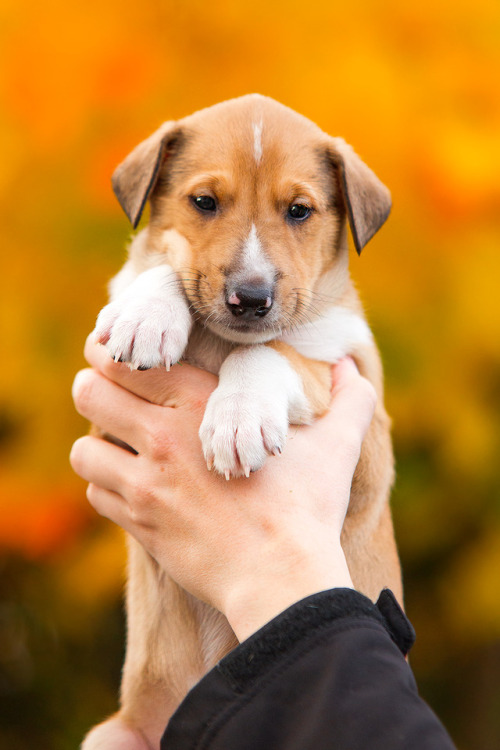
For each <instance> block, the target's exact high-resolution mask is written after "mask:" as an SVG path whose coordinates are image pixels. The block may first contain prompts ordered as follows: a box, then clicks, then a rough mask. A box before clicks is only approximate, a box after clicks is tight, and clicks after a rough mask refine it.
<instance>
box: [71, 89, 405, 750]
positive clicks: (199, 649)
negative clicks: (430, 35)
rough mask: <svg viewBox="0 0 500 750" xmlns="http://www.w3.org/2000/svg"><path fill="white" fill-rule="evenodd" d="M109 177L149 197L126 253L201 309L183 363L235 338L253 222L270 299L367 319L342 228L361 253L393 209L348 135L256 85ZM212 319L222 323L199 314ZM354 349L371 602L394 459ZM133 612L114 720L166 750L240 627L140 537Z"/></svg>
mask: <svg viewBox="0 0 500 750" xmlns="http://www.w3.org/2000/svg"><path fill="white" fill-rule="evenodd" d="M255 122H259V123H260V122H262V134H261V144H262V157H261V158H259V159H257V158H254V156H253V149H254V133H253V130H252V123H255ZM114 185H115V190H116V192H117V195H118V197H119V200H120V202H121V203H122V206H123V207H124V209H125V211H126V212H127V214H128V215H129V218H130V219H131V221H132V222H133V223H134V224H135V223H136V222H137V221H138V219H139V218H140V214H141V211H142V206H143V205H144V202H145V200H146V198H149V200H150V203H151V216H150V221H149V225H148V228H147V229H146V230H145V231H144V233H143V235H141V239H140V240H136V241H135V242H134V243H133V245H132V247H131V263H132V264H133V266H134V268H135V270H136V272H137V273H139V272H141V271H143V270H145V269H147V268H149V267H151V266H152V265H156V264H158V263H162V262H166V263H169V264H170V265H171V266H172V267H173V268H174V270H175V271H176V272H177V273H178V276H179V277H180V278H181V280H182V284H183V287H184V291H185V294H186V295H187V298H188V299H189V301H190V303H191V304H192V309H193V312H194V315H195V319H196V324H195V327H194V329H193V332H192V334H191V337H190V343H189V345H188V349H187V352H186V354H185V356H186V358H187V359H188V360H189V361H191V362H193V363H195V364H198V365H199V366H202V367H204V368H206V369H208V370H211V371H212V372H218V369H219V367H220V365H221V363H222V361H223V360H224V359H225V357H226V356H227V354H228V353H229V352H230V351H231V350H232V349H233V348H234V347H235V346H237V343H235V342H234V341H230V340H224V337H223V338H222V339H221V338H220V337H219V331H218V330H217V326H216V323H217V320H218V317H220V319H221V320H222V321H223V320H225V318H224V315H227V310H226V309H225V304H224V292H223V290H224V284H225V283H226V279H227V278H228V277H230V275H231V274H232V273H234V271H235V268H237V259H238V252H239V251H240V250H241V246H242V243H243V242H244V240H245V238H246V237H247V236H248V233H249V230H250V226H251V224H252V223H255V224H256V225H257V229H258V232H259V239H260V241H261V243H262V246H263V247H264V248H265V252H266V254H267V257H269V259H270V260H271V262H272V263H273V264H274V266H275V267H276V268H277V269H279V272H280V276H279V279H278V281H277V286H276V303H275V304H276V305H277V306H278V307H279V309H280V311H281V316H282V319H283V320H285V321H288V323H289V324H290V326H293V325H299V324H300V323H302V322H306V321H309V320H311V319H314V317H315V316H317V315H320V314H322V313H323V312H324V311H325V310H326V309H327V308H328V307H329V306H330V305H332V304H338V305H342V307H344V308H346V309H348V310H352V311H354V312H356V313H358V314H360V315H362V311H361V305H360V302H359V299H358V297H357V294H356V292H355V290H354V287H353V286H352V284H351V282H350V280H349V276H348V271H347V243H346V224H347V223H349V224H350V226H351V230H352V232H353V236H354V238H355V243H356V247H357V250H358V252H359V251H360V250H361V248H362V246H363V245H364V244H365V242H366V241H368V239H369V238H370V237H371V236H372V235H373V233H374V232H375V231H376V230H377V229H378V227H379V226H380V225H381V224H382V223H383V221H384V220H385V218H386V216H387V213H388V211H389V207H390V198H389V194H388V191H387V189H386V188H385V187H384V186H383V185H382V183H380V182H379V181H378V179H377V178H376V177H375V175H374V174H373V172H371V171H370V170H369V169H368V167H366V165H364V164H363V162H362V161H361V160H360V159H359V157H357V156H356V155H355V154H354V152H353V151H352V150H351V149H350V147H348V146H347V145H346V144H345V143H344V142H343V141H340V139H332V138H330V137H329V136H327V135H326V134H324V133H323V132H322V131H321V130H320V129H319V128H318V127H317V126H316V125H314V124H313V123H311V122H310V121H308V120H306V119H305V118H304V117H302V116H300V115H298V114H296V113H295V112H292V111H291V110H289V109H287V108H286V107H283V106H282V105H279V104H277V103H276V102H274V101H272V100H270V99H266V98H265V97H259V96H249V97H243V98H242V99H239V100H234V101H231V102H224V103H223V104H220V105H216V106H215V107H211V108H209V109H207V110H203V111H202V112H198V113H195V114H194V115H192V116H190V117H187V118H185V119H184V120H181V121H179V122H176V123H166V124H165V125H164V126H162V127H161V128H160V129H159V130H158V131H157V132H156V133H155V134H153V136H151V137H150V138H149V139H148V140H147V141H145V142H144V143H143V144H140V146H139V147H137V149H136V150H135V151H134V152H132V154H131V155H130V156H129V157H128V158H127V159H126V160H125V162H124V163H123V164H122V165H120V167H119V168H118V170H117V172H116V173H115V177H114ZM201 194H203V195H216V196H217V199H218V201H219V204H220V206H221V212H220V217H219V219H218V220H217V221H216V220H213V219H211V218H208V219H207V217H205V216H201V215H200V214H199V213H197V210H196V209H195V208H194V207H193V205H192V201H191V200H190V196H193V195H201ZM294 200H299V201H302V202H307V203H308V204H310V205H312V206H313V207H314V209H315V211H314V214H313V216H312V217H311V218H310V219H308V220H307V222H305V223H304V224H303V225H301V226H290V225H289V224H287V222H286V221H284V219H283V217H284V215H285V213H286V210H287V206H288V205H289V204H290V203H291V202H292V201H294ZM209 315H210V316H212V317H211V318H210V321H212V322H213V321H215V328H214V326H212V325H210V326H209V328H207V327H206V325H205V321H206V320H207V318H208V317H209ZM221 328H223V323H221ZM220 335H222V334H220ZM273 339H274V336H273V333H272V331H271V332H268V333H267V334H266V333H265V332H264V333H263V334H262V337H261V339H260V340H261V341H264V342H268V344H267V345H268V346H270V347H272V348H273V349H275V350H276V351H278V353H279V354H281V355H283V356H285V357H286V358H287V359H288V360H289V362H290V363H291V364H292V366H293V367H294V368H295V370H296V371H297V373H298V374H299V376H300V378H301V380H302V383H303V386H304V391H305V393H306V396H307V398H308V400H309V403H310V405H311V407H312V411H313V412H314V414H315V415H321V414H322V413H324V411H325V410H326V408H327V407H328V404H329V401H330V387H331V380H330V378H331V376H330V366H329V365H328V364H325V363H324V362H318V361H313V360H309V359H306V358H305V357H303V356H301V355H300V354H298V353H297V352H296V351H295V350H294V349H293V348H291V347H290V346H288V345H287V344H284V343H282V342H277V341H274V340H273ZM351 354H352V356H353V357H354V358H355V361H356V362H357V364H358V367H359V369H360V371H361V373H362V374H363V375H364V376H365V377H367V378H368V379H369V380H370V381H371V382H372V383H373V385H374V387H375V389H376V391H377V394H378V405H377V408H376V413H375V417H374V419H373V422H372V424H371V427H370V429H369V431H368V434H367V437H366V440H365V442H364V445H363V449H362V454H361V458H360V461H359V465H358V467H357V470H356V474H355V477H354V481H353V487H352V496H351V503H350V507H349V511H348V515H347V519H346V522H345V527H344V531H343V535H342V543H343V546H344V549H345V552H346V555H347V560H348V564H349V568H350V571H351V573H352V578H353V581H354V584H355V586H356V588H358V589H359V590H360V591H362V592H363V593H365V594H366V595H368V596H369V597H371V598H372V599H376V598H377V596H378V594H379V592H380V590H381V589H382V588H383V587H385V586H388V587H390V588H391V589H392V590H393V591H394V593H395V594H396V596H397V597H398V599H399V600H400V601H402V589H401V578H400V570H399V562H398V557H397V552H396V546H395V542H394V535H393V530H392V521H391V516H390V510H389V506H388V496H389V491H390V487H391V484H392V481H393V458H392V449H391V441H390V434H389V430H390V424H389V419H388V417H387V415H386V413H385V410H384V406H383V385H382V368H381V364H380V359H379V355H378V352H377V350H376V347H375V346H374V345H370V346H368V345H367V346H363V347H359V349H358V350H356V351H352V352H351ZM285 450H286V448H285ZM127 609H128V640H127V657H126V662H125V667H124V673H123V682H122V693H121V706H122V707H121V711H120V713H119V714H118V719H119V720H120V721H121V722H122V724H121V725H120V726H124V727H132V728H133V729H134V731H136V732H137V731H139V733H140V737H141V738H142V739H140V740H137V736H138V735H137V733H136V734H133V733H130V734H126V732H125V734H126V736H129V737H130V743H129V744H128V745H126V744H125V745H123V747H128V748H130V750H132V749H133V748H137V750H139V748H142V747H143V746H144V745H143V744H141V743H143V742H144V741H146V740H147V743H148V745H147V746H148V747H150V748H158V747H159V740H160V736H161V734H162V732H163V729H164V728H165V725H166V723H167V720H168V718H169V716H170V715H171V714H172V712H173V710H174V709H175V708H176V706H177V705H178V704H179V702H180V701H181V700H182V698H183V696H184V695H185V693H186V692H187V691H188V690H189V689H190V687H192V686H193V685H194V684H195V682H196V681H197V680H199V679H200V677H201V676H202V675H203V674H204V673H205V672H206V671H207V670H209V669H210V668H211V667H212V666H214V664H215V663H216V662H217V661H218V660H219V659H220V658H221V657H222V656H223V655H224V654H225V653H227V652H228V651H229V650H230V649H231V648H233V647H234V646H235V645H236V639H235V636H234V634H233V633H232V631H231V629H230V627H229V625H228V623H227V621H226V620H225V619H224V618H223V617H222V615H220V614H219V613H217V612H215V611H214V610H212V609H210V608H209V607H208V606H206V605H204V604H202V603H200V602H198V601H196V600H194V599H193V597H191V596H190V595H188V594H187V593H186V592H184V591H183V590H182V589H180V588H179V587H178V586H176V584H175V583H173V581H172V580H170V579H169V578H168V576H167V575H166V574H165V573H162V572H161V571H160V570H159V569H158V566H157V565H156V563H155V562H154V561H153V560H152V559H151V558H150V557H149V556H148V555H147V553H145V552H144V550H143V549H142V548H141V547H140V546H139V545H138V544H137V543H136V542H134V541H133V540H131V541H130V563H129V584H128V592H127ZM113 721H114V722H116V721H117V719H116V718H115V719H113ZM101 726H102V727H104V729H103V730H102V731H103V733H102V735H101V738H102V739H100V735H99V731H100V728H99V727H98V728H97V729H96V730H94V731H93V732H92V733H91V735H89V737H88V738H87V740H86V742H85V744H84V748H85V750H95V749H96V748H100V747H102V748H104V747H105V748H107V749H108V748H110V749H111V750H112V748H113V747H114V745H112V744H110V743H109V740H108V735H107V734H106V732H107V731H108V729H109V726H110V725H109V724H108V723H106V724H105V725H101ZM113 726H114V725H113ZM124 731H125V730H124ZM121 746H122V745H119V744H117V745H116V747H121Z"/></svg>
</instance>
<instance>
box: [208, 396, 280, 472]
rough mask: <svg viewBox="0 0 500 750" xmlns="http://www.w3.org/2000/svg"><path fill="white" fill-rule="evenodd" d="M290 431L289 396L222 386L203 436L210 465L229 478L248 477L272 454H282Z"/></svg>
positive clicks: (212, 400)
mask: <svg viewBox="0 0 500 750" xmlns="http://www.w3.org/2000/svg"><path fill="white" fill-rule="evenodd" d="M287 431H288V404H287V402H286V400H285V399H281V401H273V400H270V399H267V398H262V397H261V398H259V399H256V398H255V396H254V395H252V396H251V397H248V396H246V395H245V394H243V393H241V392H239V393H233V394H228V393H227V392H226V391H225V389H224V388H223V387H221V386H219V388H217V389H216V390H215V391H214V392H213V393H212V395H211V396H210V398H209V400H208V403H207V408H206V411H205V416H204V417H203V421H202V423H201V427H200V438H201V443H202V446H203V453H204V455H205V459H206V462H207V465H208V467H209V468H212V467H214V468H215V469H216V471H218V472H219V473H220V474H223V475H224V476H225V477H226V479H229V478H230V477H239V476H243V475H245V476H247V477H248V476H249V475H250V472H251V471H257V469H260V468H261V466H262V465H263V463H264V461H265V460H266V457H267V456H268V455H269V454H270V453H272V454H274V455H276V454H278V453H281V451H282V449H283V446H284V445H285V441H286V435H287Z"/></svg>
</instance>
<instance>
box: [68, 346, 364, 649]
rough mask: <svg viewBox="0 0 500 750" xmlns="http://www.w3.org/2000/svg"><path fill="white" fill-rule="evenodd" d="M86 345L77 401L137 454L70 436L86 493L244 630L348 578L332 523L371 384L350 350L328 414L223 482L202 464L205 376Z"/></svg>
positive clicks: (356, 449) (338, 518)
mask: <svg viewBox="0 0 500 750" xmlns="http://www.w3.org/2000/svg"><path fill="white" fill-rule="evenodd" d="M86 356H87V359H88V361H89V363H90V364H91V365H92V366H93V368H94V369H89V370H83V371H82V372H80V373H78V375H77V377H76V379H75V384H74V388H73V394H74V399H75V404H76V408H77V410H78V411H79V412H80V413H81V414H82V415H83V416H85V417H86V418H87V419H89V420H91V421H92V422H94V423H95V424H97V425H98V426H99V427H101V428H102V429H103V430H105V431H106V432H107V433H109V434H112V435H114V436H116V437H117V438H119V439H120V440H122V441H123V442H125V443H127V444H128V445H130V446H132V447H133V448H134V449H135V450H136V451H137V455H134V454H132V453H130V452H129V451H126V450H124V449H123V448H120V447H118V446H116V445H113V444H111V443H108V442H106V441H105V440H102V439H99V438H96V437H91V436H86V437H83V438H80V439H79V440H77V441H76V443H75V444H74V446H73V449H72V452H71V463H72V466H73V468H74V470H75V471H76V472H77V473H78V474H80V476H82V477H83V478H84V479H86V480H87V481H88V482H90V485H89V488H88V498H89V500H90V502H91V504H92V505H93V506H94V508H95V509H96V510H97V511H98V512H99V513H100V514H101V515H103V516H106V517H107V518H110V519H111V520H113V521H114V522H115V523H117V524H119V525H120V526H122V527H123V528H124V529H125V530H126V531H128V532H129V533H130V534H132V535H133V536H134V537H135V538H136V539H137V540H138V541H139V542H140V543H141V544H142V545H143V546H144V548H145V549H146V550H147V551H148V552H149V553H150V554H151V555H152V556H153V557H154V558H155V559H156V561H157V562H158V564H159V565H160V566H161V567H162V568H163V569H164V570H166V571H167V573H168V574H169V575H170V576H171V577H172V578H173V579H174V580H175V581H177V582H178V583H179V584H180V585H181V586H183V587H184V588H185V589H186V590H188V591H190V592H191V593H192V594H194V595H195V596H197V597H198V598H200V599H202V600H204V601H206V602H208V603H209V604H211V605H212V606H214V607H216V608H217V609H219V610H220V611H221V612H223V613H224V614H225V615H226V617H227V618H228V620H229V622H230V624H231V626H232V627H233V629H234V631H235V633H236V635H237V636H238V638H239V639H240V640H242V639H243V638H246V637H247V636H248V635H250V634H251V633H252V632H254V631H255V630H256V629H258V628H259V627H260V626H261V625H263V624H264V623H265V622H267V621H268V620H270V619H272V617H274V616H275V615H277V614H278V613H279V612H281V611H283V610H284V609H286V608H287V607H288V606H290V605H291V604H293V603H294V602H296V601H298V600H299V599H302V598H304V597H305V596H308V595H309V594H313V593H315V592H317V591H321V590H324V589H329V588H333V587H338V586H349V587H352V582H351V579H350V575H349V571H348V568H347V565H346V562H345V557H344V555H343V551H342V548H341V546H340V533H341V530H342V525H343V521H344V517H345V513H346V510H347V506H348V502H349V493H350V486H351V481H352V476H353V473H354V470H355V467H356V464H357V461H358V458H359V453H360V449H361V443H362V440H363V437H364V434H365V432H366V430H367V428H368V426H369V424H370V421H371V418H372V415H373V410H374V407H375V393H374V390H373V388H372V387H371V385H370V384H369V383H368V382H367V381H366V380H364V379H363V378H362V377H361V376H360V375H359V373H358V371H357V369H356V367H355V365H354V363H353V362H352V361H351V360H344V361H342V362H341V363H339V364H338V365H337V366H336V367H335V368H334V369H333V398H332V405H331V408H330V411H329V412H328V414H327V415H326V416H325V417H323V418H322V419H320V420H318V421H317V422H316V423H315V424H314V425H312V426H309V427H292V428H291V430H290V435H289V439H288V443H287V446H286V449H285V451H284V453H283V455H282V456H281V457H279V458H275V457H270V458H269V459H268V461H267V463H266V465H265V466H264V468H263V469H261V470H260V471H259V472H257V473H255V474H252V475H251V476H250V477H249V478H248V479H246V478H242V479H233V480H231V481H230V482H227V481H226V480H225V479H224V478H222V477H220V476H218V475H216V474H214V473H211V472H209V471H207V468H206V465H205V462H204V459H203V454H202V451H201V448H200V444H199V440H198V429H199V425H200V423H201V420H202V417H203V411H204V407H205V404H206V401H207V399H208V397H209V395H210V393H211V392H212V390H213V389H214V388H215V387H216V385H217V379H216V378H215V377H214V376H213V375H210V374H209V373H206V372H203V371H201V370H197V369H195V368H193V367H190V366H189V365H182V366H175V367H174V368H173V369H172V371H171V372H170V373H166V372H164V371H160V370H150V371H147V372H139V373H138V372H131V371H130V370H129V369H128V368H127V367H126V366H125V365H120V364H116V363H114V362H113V361H112V360H111V359H110V358H109V355H108V354H107V352H106V351H105V349H104V348H103V347H99V346H96V345H94V344H92V343H91V342H90V341H88V342H87V346H86ZM151 402H154V403H151Z"/></svg>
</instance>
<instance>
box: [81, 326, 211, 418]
mask: <svg viewBox="0 0 500 750" xmlns="http://www.w3.org/2000/svg"><path fill="white" fill-rule="evenodd" d="M84 353H85V357H86V359H87V361H88V362H89V363H90V364H91V365H92V366H93V367H95V368H96V369H98V370H99V371H100V372H102V374H103V375H105V376H106V377H107V378H109V379H110V380H113V381H114V382H115V383H117V384H118V385H121V386H122V387H123V388H126V389H127V390H128V391H130V392H131V393H135V394H136V395H137V396H140V397H141V398H143V399H145V400H146V401H151V402H152V403H154V404H161V405H162V406H174V407H178V406H189V407H190V408H194V409H196V408H200V409H201V408H204V406H205V404H206V402H207V400H208V397H209V396H210V394H211V392H212V391H213V390H214V388H216V386H217V378H216V377H215V375H212V374H211V373H208V372H205V371H203V370H199V369H198V368H196V367H192V366H191V365H187V364H184V363H180V364H177V365H174V367H172V369H171V370H170V372H166V370H164V369H162V368H160V367H155V368H153V369H151V370H146V371H144V372H139V371H137V370H131V369H130V368H129V367H128V365H126V364H120V363H117V362H114V361H113V359H112V358H111V356H110V355H109V353H108V351H107V349H106V347H104V346H101V345H100V344H96V343H95V341H94V337H93V335H92V334H90V336H89V337H88V338H87V341H86V344H85V352H84Z"/></svg>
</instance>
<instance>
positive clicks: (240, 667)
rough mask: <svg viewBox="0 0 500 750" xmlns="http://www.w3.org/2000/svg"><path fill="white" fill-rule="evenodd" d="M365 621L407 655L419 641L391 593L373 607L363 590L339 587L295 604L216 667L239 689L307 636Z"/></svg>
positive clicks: (383, 596) (387, 592)
mask: <svg viewBox="0 0 500 750" xmlns="http://www.w3.org/2000/svg"><path fill="white" fill-rule="evenodd" d="M348 621H349V622H348ZM363 621H364V622H365V623H366V625H369V626H375V627H380V626H382V627H383V628H384V630H385V631H386V632H387V633H388V634H389V636H390V637H391V639H392V640H393V641H394V643H395V644H396V645H397V646H398V648H399V650H400V651H401V653H402V654H403V655H404V656H406V654H407V653H408V651H409V650H410V648H411V646H412V645H413V643H414V641H415V631H414V629H413V627H412V625H411V623H410V621H409V620H408V618H407V617H406V615H405V614H404V612H403V610H402V609H401V607H400V606H399V604H398V602H397V601H396V598H395V596H394V594H393V593H392V591H390V590H389V589H384V590H383V591H382V593H381V594H380V597H379V599H378V601H377V603H376V604H374V603H373V602H372V601H371V600H370V599H368V597H366V596H364V595H363V594H360V593H359V591H355V590H354V589H347V588H346V589H343V588H336V589H331V590H329V591H321V592H320V593H317V594H313V595H312V596H308V597H306V598H305V599H302V600H301V601H300V602H297V603H296V604H293V605H292V606H291V607H289V608H288V609H286V610H285V611H284V612H282V613H281V614H279V615H278V616H277V617H275V618H274V619H273V620H271V621H270V622H268V623H267V624H266V625H264V626H263V627H262V628H260V630H258V631H257V632H256V633H253V634H252V635H251V636H250V637H249V638H248V639H247V640H245V641H243V642H242V643H241V644H240V645H239V646H237V647H236V648H235V649H234V651H231V653H229V654H228V655H227V656H225V657H224V658H223V659H222V660H221V661H220V662H219V664H218V665H217V669H218V671H219V672H220V673H222V675H223V676H224V677H225V678H226V680H228V681H229V683H230V685H231V687H232V688H233V690H236V691H238V690H241V689H243V687H244V686H245V685H247V684H248V682H249V681H252V680H253V679H254V678H255V677H257V676H258V675H259V674H260V672H261V670H262V669H263V668H264V666H265V665H269V664H270V662H272V661H274V660H276V659H279V658H280V656H281V655H282V654H283V653H286V652H289V651H290V649H291V648H292V647H293V646H294V645H295V643H297V642H298V641H300V640H301V639H302V638H303V637H304V636H306V635H307V636H311V634H312V633H313V632H314V631H320V630H321V631H322V630H326V629H332V628H333V629H335V628H336V627H342V626H352V625H354V624H355V623H357V624H361V623H362V622H363Z"/></svg>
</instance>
